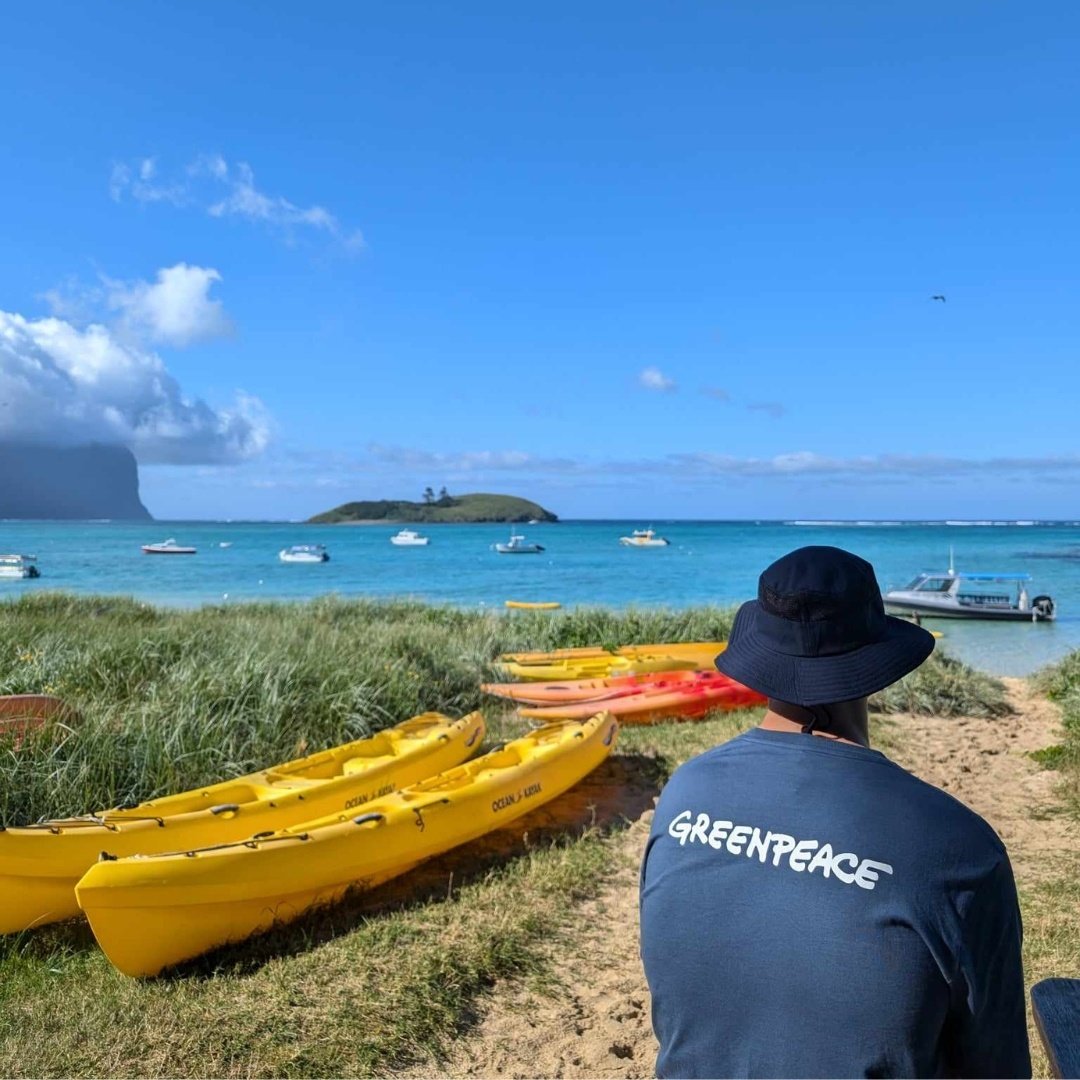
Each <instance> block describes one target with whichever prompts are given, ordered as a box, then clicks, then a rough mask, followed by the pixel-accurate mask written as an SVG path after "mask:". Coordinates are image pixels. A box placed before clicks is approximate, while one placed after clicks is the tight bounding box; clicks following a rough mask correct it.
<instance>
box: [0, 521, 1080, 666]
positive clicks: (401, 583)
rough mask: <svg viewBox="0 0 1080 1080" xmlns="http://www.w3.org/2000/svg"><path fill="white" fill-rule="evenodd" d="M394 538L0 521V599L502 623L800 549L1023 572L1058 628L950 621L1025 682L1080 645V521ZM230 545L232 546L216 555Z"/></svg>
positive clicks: (224, 527)
mask: <svg viewBox="0 0 1080 1080" xmlns="http://www.w3.org/2000/svg"><path fill="white" fill-rule="evenodd" d="M646 525H651V526H652V527H653V528H655V529H656V530H657V532H658V533H659V534H660V535H663V536H665V537H667V538H668V539H669V540H670V541H671V546H670V547H667V548H655V549H632V548H626V547H622V546H620V544H619V537H620V536H623V535H626V534H627V533H628V532H629V531H630V530H631V529H633V528H641V527H644V526H646ZM396 531H397V527H391V526H378V525H365V526H317V525H300V524H292V525H290V524H284V523H240V522H197V523H194V522H162V521H158V522H151V523H145V522H143V523H138V524H133V523H115V522H79V523H54V522H48V523H45V522H0V550H4V551H12V552H20V553H25V554H34V555H37V556H38V560H39V566H40V569H41V574H42V576H41V577H40V578H39V579H37V580H26V581H18V580H13V581H9V580H0V597H5V598H10V597H15V596H19V595H24V594H26V593H27V592H31V591H34V590H42V589H49V590H65V591H70V592H73V593H83V594H86V593H93V594H110V595H127V596H134V597H137V598H139V599H141V600H145V601H147V602H151V603H155V604H163V605H175V606H185V607H190V606H194V605H199V604H220V603H226V604H233V603H242V602H244V601H250V600H306V599H310V598H312V597H316V596H321V595H325V594H330V593H334V594H337V595H339V596H342V597H374V598H390V597H412V598H416V599H420V600H425V601H428V602H431V603H437V604H453V605H458V606H461V607H468V608H494V609H498V610H503V603H504V601H506V600H532V601H535V600H557V601H559V602H561V603H562V604H563V605H564V606H568V607H571V606H574V605H605V606H610V607H616V608H624V607H628V606H631V605H638V606H649V607H652V606H668V607H688V606H691V605H695V604H703V603H712V604H734V603H737V602H739V601H742V600H745V599H747V598H748V597H751V596H752V595H754V592H755V589H756V583H757V575H758V574H759V573H760V571H761V570H762V568H763V567H765V566H766V565H767V564H768V563H770V562H771V561H772V560H773V559H775V558H777V557H778V556H779V555H782V554H783V553H784V552H786V551H789V550H791V549H792V548H795V547H799V546H801V545H803V544H835V545H837V546H838V547H842V548H846V549H847V550H849V551H853V552H855V553H856V554H858V555H861V556H862V557H863V558H865V559H868V560H869V561H870V562H871V563H873V564H874V567H875V568H876V570H877V574H878V580H879V582H880V584H881V586H882V587H883V588H889V587H890V586H899V585H903V584H905V583H906V582H908V581H909V580H910V579H911V578H912V577H913V576H914V574H915V573H916V572H917V571H919V570H944V569H945V568H947V566H948V562H949V549H950V547H951V548H952V549H953V551H954V553H955V562H956V567H957V569H959V570H968V571H981V572H995V571H1001V572H1009V573H1016V572H1027V573H1029V574H1031V575H1032V578H1033V581H1032V583H1031V585H1030V586H1029V592H1030V594H1031V595H1032V596H1034V595H1037V594H1039V593H1049V594H1050V595H1051V596H1053V597H1054V599H1055V600H1056V602H1057V610H1058V619H1057V621H1056V622H1054V623H1050V624H1047V623H1040V624H1034V625H1029V624H1027V623H1013V624H992V623H975V622H957V621H948V622H940V623H938V624H936V625H935V624H931V623H928V625H931V626H933V628H935V629H941V630H942V631H943V632H944V633H945V635H946V636H945V638H944V639H943V641H942V642H941V647H943V648H945V649H946V650H947V651H948V652H950V653H952V654H954V655H956V656H958V657H960V658H961V659H963V660H966V661H968V662H969V663H973V664H975V665H976V666H978V667H980V668H983V669H984V670H987V671H992V672H995V673H999V674H1027V673H1029V672H1031V671H1033V670H1035V669H1037V668H1039V667H1041V666H1043V665H1044V664H1046V663H1049V662H1050V661H1052V660H1054V659H1057V658H1059V657H1061V656H1063V655H1064V654H1065V653H1066V652H1068V651H1070V650H1071V649H1075V648H1080V522H1031V523H1016V522H982V523H946V522H816V523H808V522H770V521H741V522H728V521H723V522H717V521H707V522H694V521H670V522H668V521H653V522H648V521H644V522H643V521H635V522H619V521H581V522H572V521H569V522H560V523H558V524H552V525H534V526H525V527H523V528H522V529H521V530H520V531H523V532H524V533H525V534H526V536H527V538H528V539H529V540H531V541H536V542H537V543H540V544H543V545H544V547H545V551H544V552H543V554H541V555H536V556H531V555H520V556H506V555H497V554H496V553H495V552H494V551H493V550H492V545H493V544H494V543H496V542H497V541H503V540H505V539H506V538H507V536H508V534H509V529H508V528H507V527H505V526H499V525H435V526H428V527H425V528H424V530H423V531H424V532H425V534H426V535H428V536H430V538H431V543H430V545H429V546H428V547H426V548H397V547H394V546H393V545H391V543H390V537H391V535H392V534H393V533H394V532H396ZM166 537H175V539H176V540H177V541H178V542H179V543H181V544H190V545H193V546H195V547H197V548H198V554H197V555H195V556H191V557H182V556H146V555H143V554H142V553H141V551H140V547H141V545H142V544H145V543H148V542H154V541H159V540H163V539H165V538H166ZM298 543H321V544H325V545H326V547H327V549H328V550H329V552H330V556H331V558H330V562H328V563H324V564H316V565H289V564H286V563H282V562H281V561H280V560H279V559H278V551H279V550H280V549H281V548H283V547H287V546H288V545H290V544H298ZM222 544H227V545H229V546H227V547H222V546H221V545H222Z"/></svg>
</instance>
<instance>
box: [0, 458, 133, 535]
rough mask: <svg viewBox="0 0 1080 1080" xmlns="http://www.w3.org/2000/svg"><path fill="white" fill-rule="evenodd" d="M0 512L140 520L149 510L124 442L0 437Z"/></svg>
mask: <svg viewBox="0 0 1080 1080" xmlns="http://www.w3.org/2000/svg"><path fill="white" fill-rule="evenodd" d="M0 518H16V519H17V518H43V519H53V520H63V519H67V520H71V519H75V520H79V519H83V520H85V519H92V518H112V519H114V520H116V519H120V520H123V519H127V520H144V521H146V520H149V519H150V513H149V511H148V510H147V509H146V507H145V506H143V504H142V502H141V501H140V500H139V469H138V466H137V464H136V463H135V456H134V455H133V454H132V452H131V451H130V450H128V449H126V448H125V447H122V446H99V445H93V446H73V447H55V446H33V445H30V444H28V443H2V442H0Z"/></svg>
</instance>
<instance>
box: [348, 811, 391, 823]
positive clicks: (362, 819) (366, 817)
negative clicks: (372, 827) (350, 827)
mask: <svg viewBox="0 0 1080 1080" xmlns="http://www.w3.org/2000/svg"><path fill="white" fill-rule="evenodd" d="M385 817H386V815H385V814H376V813H370V814H361V815H360V816H359V817H354V818H353V819H352V823H353V824H354V825H366V824H367V823H368V822H369V821H382V820H383V818H385Z"/></svg>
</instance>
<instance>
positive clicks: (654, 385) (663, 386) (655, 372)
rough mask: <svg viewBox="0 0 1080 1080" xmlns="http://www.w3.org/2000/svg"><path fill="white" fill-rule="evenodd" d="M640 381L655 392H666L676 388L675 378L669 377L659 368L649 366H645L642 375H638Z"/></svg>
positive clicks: (647, 388)
mask: <svg viewBox="0 0 1080 1080" xmlns="http://www.w3.org/2000/svg"><path fill="white" fill-rule="evenodd" d="M638 382H639V383H640V384H641V385H642V386H643V387H645V389H646V390H652V391H654V392H655V393H660V394H666V393H670V392H671V391H672V390H674V389H675V380H674V379H669V378H668V377H667V376H666V375H665V374H664V373H663V372H662V371H661V370H660V369H659V368H657V367H647V368H644V369H643V370H642V372H641V374H640V375H638Z"/></svg>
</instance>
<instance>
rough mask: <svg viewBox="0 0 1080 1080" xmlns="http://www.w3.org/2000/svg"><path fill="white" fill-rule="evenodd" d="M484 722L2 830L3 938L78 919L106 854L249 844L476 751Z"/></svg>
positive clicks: (418, 727)
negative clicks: (82, 897)
mask: <svg viewBox="0 0 1080 1080" xmlns="http://www.w3.org/2000/svg"><path fill="white" fill-rule="evenodd" d="M483 736H484V720H483V717H482V716H481V715H480V713H471V714H470V715H469V716H466V717H464V718H463V719H461V720H451V719H450V718H448V717H445V716H441V715H440V714H438V713H425V714H423V715H422V716H417V717H414V718H413V719H411V720H406V721H405V722H404V723H402V724H398V725H397V726H396V727H394V728H389V729H387V730H386V731H383V732H380V733H379V734H377V735H375V736H372V737H371V738H369V739H360V740H357V741H355V742H352V743H346V744H345V745H343V746H340V747H336V748H334V749H332V750H327V751H323V752H322V753H318V754H312V755H310V756H309V757H306V758H300V759H297V760H296V761H290V762H285V763H284V764H282V765H279V766H276V767H274V768H271V769H265V770H263V771H262V772H258V773H252V774H250V775H248V776H242V777H239V778H237V779H236V780H228V781H225V782H223V783H220V784H213V785H210V786H208V787H205V788H201V789H196V790H194V791H189V792H184V793H183V794H181V795H172V796H167V797H165V798H162V799H155V800H152V801H151V802H147V803H142V804H140V805H139V806H135V807H132V808H130V809H117V810H105V811H101V812H100V813H97V814H93V815H88V816H87V817H84V818H64V819H57V820H54V821H46V822H43V823H41V824H39V825H31V826H26V827H23V828H10V829H5V830H2V831H0V933H5V934H9V933H14V932H17V931H20V930H26V929H30V928H32V927H36V926H42V925H44V924H46V923H51V922H57V921H58V920H60V919H67V918H72V917H74V916H77V915H78V914H79V906H78V903H77V901H76V898H75V885H76V883H77V882H78V881H79V878H81V877H82V875H83V874H84V873H85V872H86V871H87V870H88V869H89V868H90V867H91V866H93V865H94V863H95V861H96V860H97V858H98V856H99V855H100V854H101V852H102V851H106V850H107V851H109V852H111V853H112V854H114V855H118V856H127V855H134V854H147V853H153V852H161V851H176V850H182V849H187V848H196V847H204V846H206V845H208V844H220V843H228V842H232V841H237V840H243V839H245V838H246V837H249V836H252V835H253V834H255V833H257V832H263V831H267V830H273V829H278V828H286V827H288V826H290V825H293V824H296V823H297V822H300V821H306V820H311V819H312V818H313V817H317V816H323V815H325V814H328V813H332V812H335V811H338V810H347V809H350V808H352V807H355V806H360V805H362V804H363V803H365V802H368V801H370V800H371V799H374V798H378V797H380V796H382V795H385V794H387V793H388V792H391V791H395V790H397V789H398V788H401V787H404V786H407V785H409V784H413V783H416V782H417V781H419V780H421V779H423V778H425V777H427V776H431V775H434V774H435V773H437V772H441V771H443V770H445V769H448V768H452V767H453V766H455V765H458V764H460V763H461V762H463V761H465V760H466V759H467V758H468V757H469V756H470V755H471V754H473V753H475V752H476V751H477V750H478V749H479V747H480V743H481V741H482V739H483Z"/></svg>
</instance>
